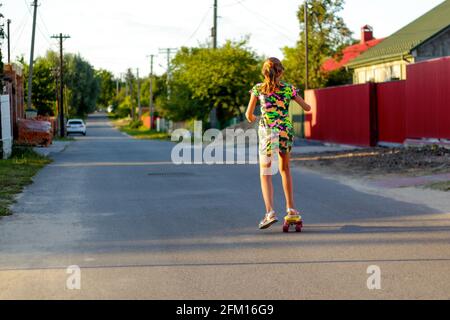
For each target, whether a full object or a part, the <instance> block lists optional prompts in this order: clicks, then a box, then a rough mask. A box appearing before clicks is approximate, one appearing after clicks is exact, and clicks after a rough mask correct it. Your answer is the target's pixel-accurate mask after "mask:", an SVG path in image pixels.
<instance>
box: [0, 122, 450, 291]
mask: <svg viewBox="0 0 450 320" xmlns="http://www.w3.org/2000/svg"><path fill="white" fill-rule="evenodd" d="M172 147H173V144H172V143H171V142H163V141H141V140H135V139H131V138H129V137H126V136H124V135H123V134H121V133H119V132H118V131H117V130H115V129H114V128H112V127H111V125H110V124H109V122H108V120H107V119H106V118H105V117H102V116H92V117H91V118H90V119H89V121H88V136H87V137H79V138H77V141H75V142H73V143H71V144H70V146H69V147H68V148H67V149H66V150H65V151H64V152H62V153H59V154H57V155H55V156H54V159H55V161H54V163H53V164H51V165H49V166H47V167H46V168H44V169H43V170H42V171H41V172H40V173H39V174H38V175H37V176H36V178H35V183H34V184H33V185H31V186H29V187H28V188H26V190H25V192H24V193H23V194H22V195H21V196H20V198H19V200H18V203H17V204H16V205H15V206H14V208H13V209H14V212H15V214H14V215H13V216H11V217H7V218H3V219H1V220H0V298H1V299H15V298H21V299H30V298H38V299H107V298H113V299H165V298H172V299H186V298H188V299H316V298H322V299H337V298H339V299H394V298H398V299H407V298H412V299H428V298H438V299H449V298H450V272H449V271H450V232H449V231H450V213H449V212H450V207H447V208H446V207H445V205H441V206H440V208H441V209H437V206H435V207H433V206H430V205H429V204H428V205H426V204H421V203H418V201H404V200H399V199H398V198H397V197H395V196H391V195H389V194H386V195H379V194H374V193H369V192H366V191H363V190H358V188H356V187H352V186H350V185H348V184H344V183H341V182H339V181H337V180H335V179H330V178H327V177H324V176H321V175H319V174H315V173H312V172H308V171H305V170H303V169H295V170H294V181H295V187H296V190H295V193H296V199H297V202H298V204H299V207H300V208H301V209H302V210H303V211H304V212H305V214H304V218H305V223H306V226H305V229H304V232H303V233H302V234H295V233H292V234H283V233H282V232H281V225H276V226H274V227H273V228H272V229H270V230H267V231H264V232H262V231H259V230H258V229H257V224H258V221H259V220H260V218H261V217H262V214H263V213H264V207H263V202H262V199H261V195H260V187H259V177H258V168H257V166H255V165H214V166H208V165H181V166H176V165H173V164H172V163H171V162H170V153H171V150H172ZM275 181H276V184H275V186H276V198H277V201H278V202H277V208H278V210H280V212H281V211H282V210H283V207H284V203H283V201H282V200H283V195H282V190H281V183H280V177H279V176H277V177H276V179H275ZM443 206H444V207H443ZM445 209H448V210H445ZM72 265H77V266H79V267H80V268H81V269H80V270H81V289H80V290H69V289H67V287H66V280H67V278H68V277H69V275H68V274H67V273H66V268H67V267H68V266H72ZM372 265H375V266H378V267H379V268H380V271H381V289H380V290H369V289H368V288H367V279H368V277H369V274H367V268H368V267H369V266H372Z"/></svg>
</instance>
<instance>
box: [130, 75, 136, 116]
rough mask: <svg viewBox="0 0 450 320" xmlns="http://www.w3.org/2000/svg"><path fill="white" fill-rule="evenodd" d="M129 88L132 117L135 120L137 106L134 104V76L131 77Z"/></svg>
mask: <svg viewBox="0 0 450 320" xmlns="http://www.w3.org/2000/svg"><path fill="white" fill-rule="evenodd" d="M131 73H132V72H131V69H130V74H131ZM129 81H130V83H129V88H130V89H129V90H130V104H131V119H132V120H133V121H134V120H135V115H136V107H135V106H134V103H133V78H132V77H129Z"/></svg>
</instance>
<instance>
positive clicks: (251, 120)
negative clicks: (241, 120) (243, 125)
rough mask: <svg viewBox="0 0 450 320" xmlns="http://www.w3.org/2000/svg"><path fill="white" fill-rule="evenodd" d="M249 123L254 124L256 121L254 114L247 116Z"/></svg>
mask: <svg viewBox="0 0 450 320" xmlns="http://www.w3.org/2000/svg"><path fill="white" fill-rule="evenodd" d="M245 116H246V117H247V120H248V122H250V123H253V122H255V121H256V116H255V115H254V114H246V115H245Z"/></svg>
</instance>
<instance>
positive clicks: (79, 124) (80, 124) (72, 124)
mask: <svg viewBox="0 0 450 320" xmlns="http://www.w3.org/2000/svg"><path fill="white" fill-rule="evenodd" d="M71 133H81V134H82V135H83V136H85V135H86V125H85V124H84V121H83V120H81V119H71V120H69V121H67V135H69V134H71Z"/></svg>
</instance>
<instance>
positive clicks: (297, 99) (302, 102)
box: [294, 96, 312, 112]
mask: <svg viewBox="0 0 450 320" xmlns="http://www.w3.org/2000/svg"><path fill="white" fill-rule="evenodd" d="M294 101H295V102H297V103H298V104H299V105H300V107H302V108H303V110H305V111H306V112H310V111H311V110H312V108H311V106H310V105H309V104H307V103H306V102H305V100H303V99H302V97H300V96H296V97H295V98H294Z"/></svg>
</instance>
